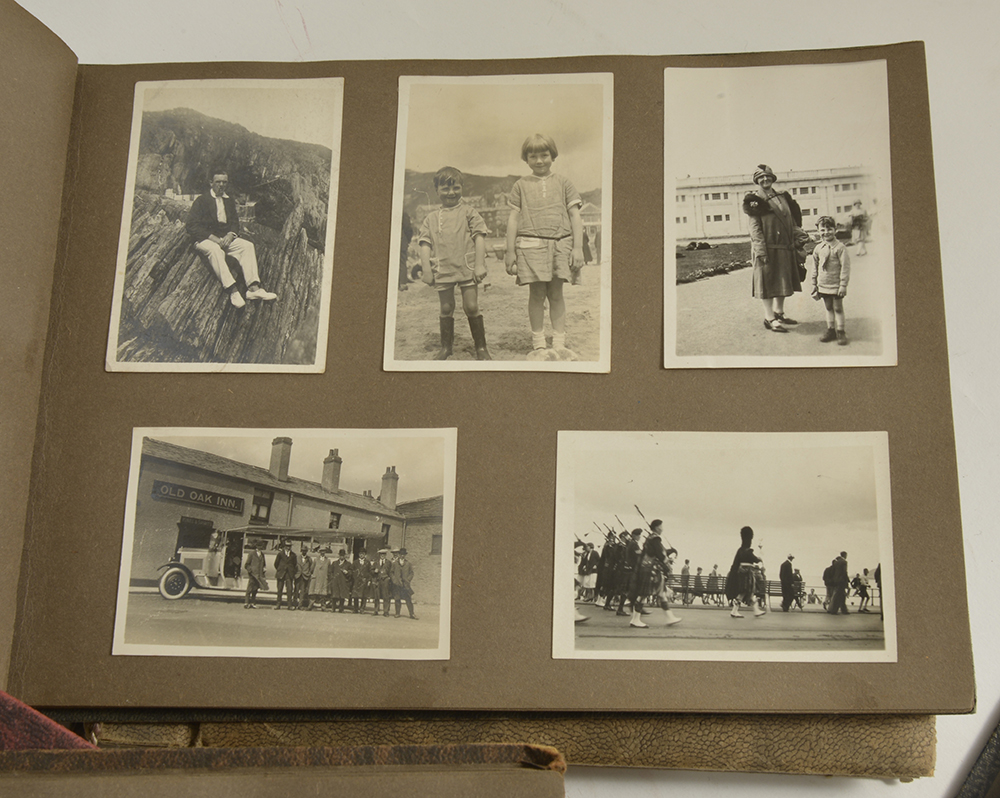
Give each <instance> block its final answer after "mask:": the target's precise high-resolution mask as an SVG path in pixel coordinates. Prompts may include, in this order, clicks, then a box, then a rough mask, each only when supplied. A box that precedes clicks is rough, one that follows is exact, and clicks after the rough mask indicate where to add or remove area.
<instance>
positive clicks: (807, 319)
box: [664, 61, 896, 368]
mask: <svg viewBox="0 0 1000 798" xmlns="http://www.w3.org/2000/svg"><path fill="white" fill-rule="evenodd" d="M664 85H665V90H666V95H665V106H664V107H665V135H664V143H665V148H666V149H665V180H664V192H665V195H664V209H665V211H664V214H665V218H664V232H665V245H664V253H665V262H664V311H665V313H664V317H665V324H664V365H665V366H666V367H667V368H746V367H767V368H773V367H802V366H805V367H818V366H819V367H822V366H828V367H836V366H893V365H895V364H896V310H895V280H894V258H893V238H892V232H893V226H892V197H891V192H890V189H891V186H890V168H889V96H888V83H887V74H886V63H885V61H864V62H854V63H850V62H849V63H840V64H806V65H794V66H765V67H740V68H706V69H695V68H668V69H666V70H665V72H664Z"/></svg>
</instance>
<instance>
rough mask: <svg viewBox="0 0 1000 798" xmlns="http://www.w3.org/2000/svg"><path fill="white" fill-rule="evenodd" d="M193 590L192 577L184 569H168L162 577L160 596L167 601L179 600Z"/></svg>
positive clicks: (175, 567)
mask: <svg viewBox="0 0 1000 798" xmlns="http://www.w3.org/2000/svg"><path fill="white" fill-rule="evenodd" d="M190 589H191V576H190V574H188V572H187V571H185V570H184V569H183V568H178V567H177V566H174V567H173V568H168V569H167V570H166V571H165V572H164V573H163V576H161V577H160V595H161V596H163V598H165V599H170V600H171V601H172V600H173V599H179V598H183V597H184V596H185V595H187V592H188V591H189V590H190Z"/></svg>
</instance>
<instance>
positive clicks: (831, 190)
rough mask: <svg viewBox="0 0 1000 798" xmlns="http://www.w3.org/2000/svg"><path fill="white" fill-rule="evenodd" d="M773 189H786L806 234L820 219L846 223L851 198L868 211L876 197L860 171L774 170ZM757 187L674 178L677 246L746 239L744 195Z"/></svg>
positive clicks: (744, 178) (742, 181)
mask: <svg viewBox="0 0 1000 798" xmlns="http://www.w3.org/2000/svg"><path fill="white" fill-rule="evenodd" d="M776 174H777V176H778V180H777V182H776V183H775V184H774V187H775V189H776V190H777V191H787V192H788V193H789V194H791V195H792V198H793V199H794V200H795V201H796V202H797V203H798V204H799V206H800V207H801V208H802V228H803V229H804V230H806V231H807V232H811V231H812V230H814V229H815V227H816V219H817V218H818V217H820V216H832V217H833V218H834V219H836V220H837V222H838V223H840V224H846V223H847V221H848V216H849V213H850V210H851V207H852V206H853V205H854V201H855V200H859V199H860V200H861V201H862V203H863V204H864V206H865V208H866V209H867V210H868V211H869V212H871V210H872V206H873V205H874V204H875V203H876V201H877V198H876V197H875V196H874V193H873V192H874V183H873V181H872V178H871V176H870V175H869V174H868V173H867V172H865V171H864V170H863V169H862V168H861V167H856V166H847V167H840V168H837V169H812V170H809V171H802V172H776ZM756 188H757V187H756V186H755V185H754V184H753V181H752V180H751V178H750V175H746V174H743V175H721V176H717V177H685V178H679V179H678V180H677V189H676V196H675V205H674V222H675V230H676V238H677V243H678V244H686V243H687V242H689V241H702V240H711V239H737V240H738V239H740V238H746V237H747V236H749V230H748V228H747V215H746V214H745V213H743V197H744V196H745V195H746V194H747V192H749V191H754V190H755V189H756Z"/></svg>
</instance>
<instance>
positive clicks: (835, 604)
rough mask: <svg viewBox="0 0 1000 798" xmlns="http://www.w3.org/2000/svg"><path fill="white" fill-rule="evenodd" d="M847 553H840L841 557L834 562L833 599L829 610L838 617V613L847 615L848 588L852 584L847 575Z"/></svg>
mask: <svg viewBox="0 0 1000 798" xmlns="http://www.w3.org/2000/svg"><path fill="white" fill-rule="evenodd" d="M847 573H848V571H847V552H846V551H842V552H840V556H839V557H838V558H837V559H835V560H834V561H833V575H832V582H833V599H832V600H831V601H830V609H828V610H827V612H829V613H830V614H831V615H836V614H837V613H838V612H842V613H843V614H844V615H847V614H848V612H847V588H848V587H849V586H850V584H851V580H850V577H848V575H847Z"/></svg>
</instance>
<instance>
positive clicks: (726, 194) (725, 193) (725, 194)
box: [722, 191, 729, 199]
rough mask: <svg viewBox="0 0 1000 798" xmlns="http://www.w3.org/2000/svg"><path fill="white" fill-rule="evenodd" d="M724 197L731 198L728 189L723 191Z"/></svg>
mask: <svg viewBox="0 0 1000 798" xmlns="http://www.w3.org/2000/svg"><path fill="white" fill-rule="evenodd" d="M722 198H723V199H729V192H728V191H724V192H723V193H722Z"/></svg>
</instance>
